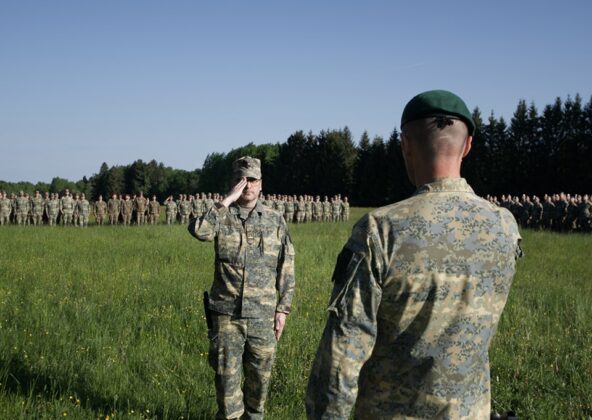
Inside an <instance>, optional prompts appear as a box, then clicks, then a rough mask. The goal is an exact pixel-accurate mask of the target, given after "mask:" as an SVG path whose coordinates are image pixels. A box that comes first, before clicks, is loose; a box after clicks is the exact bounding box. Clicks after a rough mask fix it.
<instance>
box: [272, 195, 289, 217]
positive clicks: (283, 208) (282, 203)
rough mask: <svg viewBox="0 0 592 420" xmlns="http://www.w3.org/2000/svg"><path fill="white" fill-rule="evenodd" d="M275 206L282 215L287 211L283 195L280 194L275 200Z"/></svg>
mask: <svg viewBox="0 0 592 420" xmlns="http://www.w3.org/2000/svg"><path fill="white" fill-rule="evenodd" d="M273 208H274V209H275V210H277V211H278V213H279V214H281V215H282V216H283V215H284V214H285V213H286V202H285V201H284V197H283V196H281V195H279V196H278V197H277V199H276V200H274V202H273Z"/></svg>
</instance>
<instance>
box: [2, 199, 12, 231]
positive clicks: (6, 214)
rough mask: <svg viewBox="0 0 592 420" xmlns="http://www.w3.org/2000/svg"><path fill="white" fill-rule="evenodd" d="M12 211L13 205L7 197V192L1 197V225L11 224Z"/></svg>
mask: <svg viewBox="0 0 592 420" xmlns="http://www.w3.org/2000/svg"><path fill="white" fill-rule="evenodd" d="M11 211H12V203H11V202H10V199H9V198H8V197H7V196H6V192H3V193H2V197H0V225H7V224H9V223H10V212H11Z"/></svg>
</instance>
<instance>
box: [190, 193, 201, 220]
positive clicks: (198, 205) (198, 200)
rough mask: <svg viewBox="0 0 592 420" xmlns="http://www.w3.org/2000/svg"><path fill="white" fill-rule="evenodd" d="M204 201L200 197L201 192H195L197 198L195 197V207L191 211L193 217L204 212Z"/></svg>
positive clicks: (199, 215)
mask: <svg viewBox="0 0 592 420" xmlns="http://www.w3.org/2000/svg"><path fill="white" fill-rule="evenodd" d="M203 208H204V202H203V200H202V199H201V198H200V196H199V193H198V194H195V198H194V199H193V209H192V211H191V215H192V216H193V217H201V215H202V214H203Z"/></svg>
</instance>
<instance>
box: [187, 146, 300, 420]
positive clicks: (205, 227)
mask: <svg viewBox="0 0 592 420" xmlns="http://www.w3.org/2000/svg"><path fill="white" fill-rule="evenodd" d="M260 165H261V164H260V161H259V159H254V158H251V157H248V156H247V157H243V158H240V159H237V160H236V161H235V162H234V163H233V175H234V182H233V187H232V189H231V190H230V192H229V193H228V195H227V196H226V198H224V199H223V200H222V201H221V202H220V203H218V204H216V205H215V206H214V207H212V208H211V209H210V210H209V211H208V212H207V213H206V214H205V215H204V216H203V217H202V218H201V219H192V221H191V223H190V224H189V232H190V233H191V235H193V236H194V237H196V238H197V239H199V240H200V241H214V248H215V252H216V259H215V262H214V264H215V274H214V282H213V284H212V288H211V292H210V296H209V299H208V301H207V310H208V312H209V313H210V314H211V321H212V323H211V328H210V329H209V331H208V335H209V337H210V351H209V362H210V365H211V366H212V368H213V369H214V372H215V386H216V401H217V403H218V413H217V414H216V418H219V419H239V418H248V419H262V418H263V415H264V408H265V400H266V398H267V391H268V389H269V383H270V378H271V369H272V366H273V361H274V355H275V350H276V343H277V341H278V340H279V339H280V337H281V335H282V331H283V329H284V325H285V322H286V317H287V314H288V313H289V312H290V309H291V303H292V296H293V293H294V286H295V280H294V247H293V245H292V242H291V240H290V235H289V234H288V229H287V225H286V222H285V221H284V218H283V217H282V215H281V214H280V213H278V212H276V211H275V210H273V209H271V208H269V207H267V206H264V205H263V204H262V203H261V202H260V201H258V196H259V191H261V188H262V180H261V166H260ZM243 372H244V385H243V386H242V389H241V376H243V375H242V373H243Z"/></svg>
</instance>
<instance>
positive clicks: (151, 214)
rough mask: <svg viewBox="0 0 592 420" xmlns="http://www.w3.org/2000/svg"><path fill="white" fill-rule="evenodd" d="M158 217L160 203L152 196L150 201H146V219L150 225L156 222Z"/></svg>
mask: <svg viewBox="0 0 592 420" xmlns="http://www.w3.org/2000/svg"><path fill="white" fill-rule="evenodd" d="M159 218H160V203H159V202H158V200H157V199H156V196H155V195H153V196H152V201H150V202H149V203H148V221H149V222H150V224H151V225H155V224H157V223H158V219H159Z"/></svg>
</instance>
